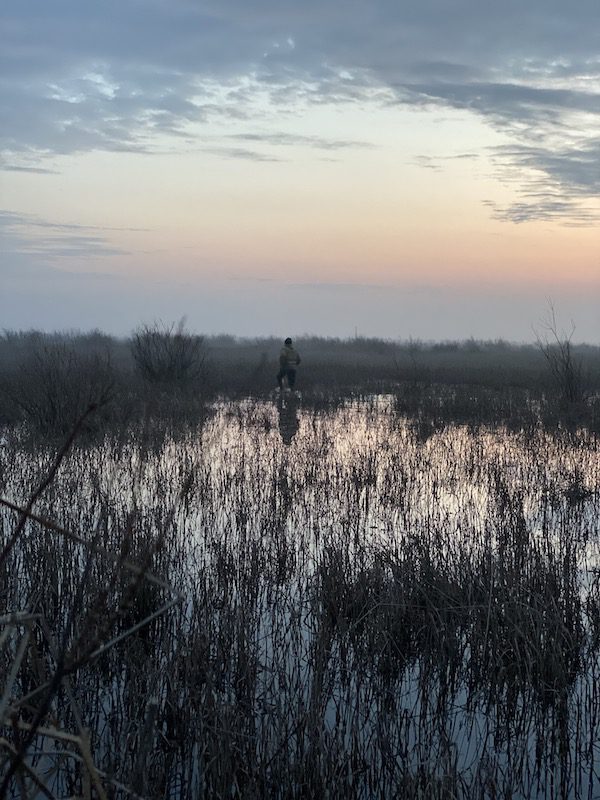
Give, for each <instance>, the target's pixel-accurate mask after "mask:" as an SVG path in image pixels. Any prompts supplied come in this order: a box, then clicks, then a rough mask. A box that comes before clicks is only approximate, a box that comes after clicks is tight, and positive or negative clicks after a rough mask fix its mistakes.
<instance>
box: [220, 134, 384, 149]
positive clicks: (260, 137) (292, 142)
mask: <svg viewBox="0 0 600 800" xmlns="http://www.w3.org/2000/svg"><path fill="white" fill-rule="evenodd" d="M229 138H230V139H235V140H239V141H244V142H256V143H257V144H267V145H273V146H275V147H298V146H300V147H311V148H314V149H316V150H346V149H350V148H365V149H370V148H372V147H374V145H373V144H372V143H371V142H365V141H358V140H355V139H326V138H324V137H322V136H301V135H298V134H291V133H266V132H265V133H251V132H250V133H233V134H230V135H229Z"/></svg>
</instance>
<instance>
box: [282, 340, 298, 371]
mask: <svg viewBox="0 0 600 800" xmlns="http://www.w3.org/2000/svg"><path fill="white" fill-rule="evenodd" d="M299 363H300V356H299V355H298V353H297V352H296V351H295V350H294V348H293V347H288V346H287V345H286V346H285V347H282V348H281V352H280V353H279V366H280V367H282V368H284V367H292V368H293V367H297V366H298V364H299Z"/></svg>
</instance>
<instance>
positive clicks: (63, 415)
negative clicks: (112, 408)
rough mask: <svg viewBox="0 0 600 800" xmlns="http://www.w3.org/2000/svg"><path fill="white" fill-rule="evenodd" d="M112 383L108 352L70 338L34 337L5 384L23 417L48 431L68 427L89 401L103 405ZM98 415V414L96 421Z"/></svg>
mask: <svg viewBox="0 0 600 800" xmlns="http://www.w3.org/2000/svg"><path fill="white" fill-rule="evenodd" d="M114 388H115V379H114V373H113V369H112V365H111V359H110V352H109V351H108V350H105V351H102V352H93V351H92V352H81V351H79V350H77V349H76V348H75V347H74V345H73V343H72V342H71V341H69V339H65V340H63V341H60V340H58V341H57V340H56V339H48V338H45V337H44V336H42V335H40V336H38V337H35V338H32V340H31V344H30V347H29V349H28V352H26V353H25V355H24V357H23V360H22V362H21V363H20V364H19V366H18V368H17V369H16V371H15V372H14V373H13V374H12V375H11V376H10V378H9V379H8V380H7V381H6V383H5V385H4V386H3V389H2V391H3V393H4V394H5V395H7V396H8V398H9V400H10V401H11V402H12V404H13V405H14V406H15V407H16V408H17V409H18V410H19V413H20V416H21V419H22V420H23V421H25V422H27V423H28V424H30V425H32V426H33V427H34V428H36V429H37V430H39V431H42V432H44V433H46V434H51V435H64V434H66V433H68V432H69V431H70V430H71V429H72V428H73V426H74V424H75V423H76V421H77V420H78V419H79V418H80V417H81V415H82V414H83V413H84V412H85V410H86V409H87V408H88V407H89V406H94V407H96V408H102V407H105V406H106V405H107V404H108V402H109V401H110V400H111V398H112V396H113V393H114ZM100 420H101V417H99V416H98V415H97V416H96V422H95V424H96V425H97V424H98V422H99V421H100Z"/></svg>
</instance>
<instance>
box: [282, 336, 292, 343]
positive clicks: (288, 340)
mask: <svg viewBox="0 0 600 800" xmlns="http://www.w3.org/2000/svg"><path fill="white" fill-rule="evenodd" d="M291 343H292V340H291V339H290V337H289V336H288V337H287V339H286V340H285V342H284V344H291Z"/></svg>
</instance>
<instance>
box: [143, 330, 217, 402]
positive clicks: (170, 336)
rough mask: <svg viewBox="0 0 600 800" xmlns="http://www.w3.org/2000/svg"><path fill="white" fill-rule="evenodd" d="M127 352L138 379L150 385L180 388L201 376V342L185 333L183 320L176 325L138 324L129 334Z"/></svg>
mask: <svg viewBox="0 0 600 800" xmlns="http://www.w3.org/2000/svg"><path fill="white" fill-rule="evenodd" d="M131 353H132V355H133V359H134V361H135V365H136V367H137V369H138V371H139V373H140V374H141V376H142V377H143V378H144V380H147V381H148V382H150V383H153V384H162V385H164V386H167V385H171V386H177V387H179V388H184V387H187V386H190V385H192V384H194V383H196V382H197V381H198V380H199V379H200V378H201V377H202V375H203V373H204V363H205V359H206V351H205V347H204V339H203V338H202V336H197V335H196V334H192V333H189V332H188V331H186V330H185V319H181V320H180V321H179V323H178V324H177V326H175V324H174V323H172V324H171V325H166V324H164V323H162V322H154V323H153V324H152V325H147V324H144V325H140V326H139V327H138V328H137V329H136V330H135V331H134V332H133V336H132V339H131Z"/></svg>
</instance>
